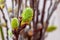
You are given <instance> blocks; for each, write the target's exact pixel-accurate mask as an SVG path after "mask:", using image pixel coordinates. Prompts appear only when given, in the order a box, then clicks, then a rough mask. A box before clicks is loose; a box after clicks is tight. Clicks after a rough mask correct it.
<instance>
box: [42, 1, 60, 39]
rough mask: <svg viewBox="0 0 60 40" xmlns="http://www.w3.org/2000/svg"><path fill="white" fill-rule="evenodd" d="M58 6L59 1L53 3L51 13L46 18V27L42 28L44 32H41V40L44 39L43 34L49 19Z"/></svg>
mask: <svg viewBox="0 0 60 40" xmlns="http://www.w3.org/2000/svg"><path fill="white" fill-rule="evenodd" d="M58 4H59V1H56V2H55V3H54V6H53V8H52V11H51V12H50V15H49V16H48V18H47V20H46V26H45V28H44V32H43V35H42V40H43V38H44V34H45V32H46V29H47V27H48V24H49V19H50V18H51V16H52V14H53V12H54V11H55V10H56V9H57V5H58Z"/></svg>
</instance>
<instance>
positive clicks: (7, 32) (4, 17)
mask: <svg viewBox="0 0 60 40" xmlns="http://www.w3.org/2000/svg"><path fill="white" fill-rule="evenodd" d="M0 10H1V12H2V14H3V19H4V20H5V22H6V24H7V25H6V27H7V40H9V38H8V23H7V19H6V18H5V14H4V12H3V10H2V9H1V8H0Z"/></svg>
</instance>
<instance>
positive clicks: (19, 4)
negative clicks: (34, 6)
mask: <svg viewBox="0 0 60 40" xmlns="http://www.w3.org/2000/svg"><path fill="white" fill-rule="evenodd" d="M17 2H18V12H17V18H18V17H19V11H20V12H21V4H22V0H18V1H17ZM20 14H21V13H20Z"/></svg>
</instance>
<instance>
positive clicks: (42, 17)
mask: <svg viewBox="0 0 60 40" xmlns="http://www.w3.org/2000/svg"><path fill="white" fill-rule="evenodd" d="M46 1H47V0H44V2H43V9H42V16H41V24H42V29H41V30H40V40H42V31H43V28H44V26H43V22H44V15H45V7H46Z"/></svg>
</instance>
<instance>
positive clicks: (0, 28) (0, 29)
mask: <svg viewBox="0 0 60 40" xmlns="http://www.w3.org/2000/svg"><path fill="white" fill-rule="evenodd" d="M0 31H1V36H2V40H4V34H3V30H2V27H1V26H0Z"/></svg>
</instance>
